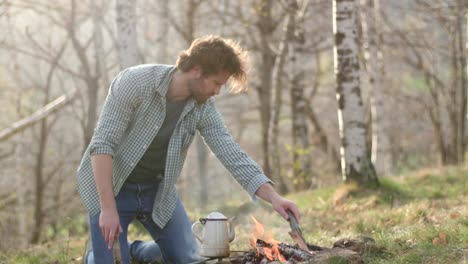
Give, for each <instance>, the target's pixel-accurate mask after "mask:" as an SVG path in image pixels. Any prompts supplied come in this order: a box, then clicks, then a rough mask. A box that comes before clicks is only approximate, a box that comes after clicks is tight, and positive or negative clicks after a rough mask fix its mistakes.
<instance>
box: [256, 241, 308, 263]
mask: <svg viewBox="0 0 468 264" xmlns="http://www.w3.org/2000/svg"><path fill="white" fill-rule="evenodd" d="M256 244H257V251H258V252H259V254H260V255H263V256H264V257H267V258H268V257H269V256H268V255H267V254H265V253H264V252H265V248H273V247H274V245H273V244H271V243H267V242H265V241H263V240H261V239H257V243H256ZM278 250H279V253H281V255H283V256H284V258H285V259H287V260H291V259H293V260H296V261H306V260H309V259H311V258H312V257H313V256H314V255H313V254H311V253H309V252H307V251H305V250H302V249H300V248H296V247H293V246H289V245H286V244H284V243H279V244H278ZM278 259H279V258H277V259H274V260H278Z"/></svg>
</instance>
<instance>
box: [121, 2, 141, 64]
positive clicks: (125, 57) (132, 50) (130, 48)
mask: <svg viewBox="0 0 468 264" xmlns="http://www.w3.org/2000/svg"><path fill="white" fill-rule="evenodd" d="M116 13H117V18H116V22H117V39H118V49H119V62H120V68H121V69H125V68H128V67H131V66H135V65H137V64H138V63H139V51H138V42H137V31H136V0H117V2H116Z"/></svg>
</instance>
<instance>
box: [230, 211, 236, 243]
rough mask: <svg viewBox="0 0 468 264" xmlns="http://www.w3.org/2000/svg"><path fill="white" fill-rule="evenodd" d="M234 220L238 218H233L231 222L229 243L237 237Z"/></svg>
mask: <svg viewBox="0 0 468 264" xmlns="http://www.w3.org/2000/svg"><path fill="white" fill-rule="evenodd" d="M234 220H236V217H233V218H231V219H230V221H229V242H232V241H233V240H234V238H235V237H236V231H235V230H234V223H233V222H234Z"/></svg>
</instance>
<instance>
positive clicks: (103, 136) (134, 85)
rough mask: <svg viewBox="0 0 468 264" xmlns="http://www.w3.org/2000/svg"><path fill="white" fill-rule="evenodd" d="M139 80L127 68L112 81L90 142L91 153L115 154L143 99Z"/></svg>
mask: <svg viewBox="0 0 468 264" xmlns="http://www.w3.org/2000/svg"><path fill="white" fill-rule="evenodd" d="M140 94H141V92H140V89H139V85H138V82H137V81H136V79H135V78H134V77H133V76H132V74H131V72H130V71H129V70H128V69H127V70H124V71H122V72H120V73H119V74H118V75H117V76H116V77H115V78H114V80H113V81H112V83H111V85H110V88H109V92H108V94H107V97H106V100H105V102H104V106H103V108H102V111H101V114H100V116H99V120H98V123H97V125H96V128H95V130H94V134H93V137H92V139H91V142H90V155H98V154H107V155H111V156H114V154H115V151H116V148H117V146H118V145H119V143H120V141H121V139H122V136H123V134H124V132H125V130H126V129H127V127H128V125H129V123H130V118H131V116H132V114H133V112H134V111H135V108H136V106H137V105H138V103H139V102H140V101H141V96H140Z"/></svg>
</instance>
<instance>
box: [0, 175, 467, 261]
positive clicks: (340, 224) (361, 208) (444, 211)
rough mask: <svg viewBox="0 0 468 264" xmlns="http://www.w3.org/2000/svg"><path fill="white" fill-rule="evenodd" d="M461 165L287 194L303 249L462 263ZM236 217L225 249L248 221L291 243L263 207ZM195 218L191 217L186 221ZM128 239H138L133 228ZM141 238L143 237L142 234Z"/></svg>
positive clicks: (65, 246)
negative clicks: (353, 242)
mask: <svg viewBox="0 0 468 264" xmlns="http://www.w3.org/2000/svg"><path fill="white" fill-rule="evenodd" d="M467 183H468V166H464V167H450V168H440V169H430V170H429V169H427V170H422V171H418V172H414V173H409V174H406V175H404V176H398V177H391V178H384V179H381V188H380V189H379V190H360V189H359V188H357V187H356V186H352V185H348V186H346V185H343V186H335V187H330V188H326V189H320V190H314V191H307V192H301V193H297V194H294V195H290V196H289V198H290V199H292V200H294V201H295V202H297V204H298V206H299V207H300V209H301V213H302V219H301V223H300V225H301V227H302V231H303V233H304V235H305V238H306V240H307V241H308V242H309V243H312V244H315V245H320V246H324V247H331V246H332V245H333V242H335V241H337V240H338V239H340V238H350V237H357V236H358V235H366V236H371V237H373V238H374V239H375V240H376V241H377V244H378V245H379V246H380V248H381V250H380V251H378V252H373V253H368V254H366V255H365V256H364V259H365V262H366V263H434V264H435V263H437V264H439V263H467V261H468V208H467V204H468V203H467V202H468V197H467V196H468V186H467ZM219 210H220V211H221V212H223V213H224V214H225V215H228V216H233V215H236V216H237V220H236V222H237V223H236V231H237V236H236V239H235V241H234V242H233V244H232V247H231V249H232V250H248V249H249V239H250V238H251V237H252V230H253V221H252V220H251V218H250V215H254V216H255V217H256V218H257V219H258V220H259V221H260V222H262V223H263V225H264V228H265V233H266V234H268V235H270V236H272V237H273V238H275V239H276V240H279V241H281V242H284V243H288V244H293V242H292V240H291V238H290V237H289V235H288V230H289V225H288V223H287V222H286V221H284V220H283V219H281V218H280V217H279V216H278V215H277V214H275V213H272V212H271V210H270V208H269V207H268V205H265V204H261V203H260V204H258V205H252V203H249V204H245V205H239V204H236V203H232V204H227V205H226V206H225V207H224V208H219ZM200 216H201V215H196V214H191V218H192V219H196V218H198V217H200ZM130 233H131V234H132V235H131V237H130V238H132V237H133V238H135V237H139V238H141V235H140V234H139V230H138V229H137V228H133V229H132V231H131V232H130ZM146 238H147V239H149V238H148V237H147V236H146ZM84 240H85V238H84V237H79V238H75V237H73V238H69V239H64V240H62V241H58V242H57V241H55V242H52V243H48V244H45V245H41V246H38V247H35V248H30V249H28V250H27V251H25V252H19V253H18V252H9V253H8V254H2V255H0V263H57V264H58V263H80V261H81V254H82V252H83V249H84Z"/></svg>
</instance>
